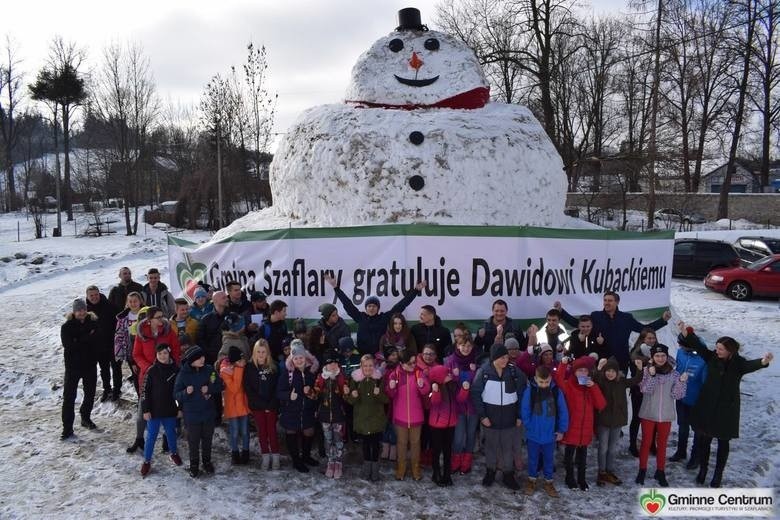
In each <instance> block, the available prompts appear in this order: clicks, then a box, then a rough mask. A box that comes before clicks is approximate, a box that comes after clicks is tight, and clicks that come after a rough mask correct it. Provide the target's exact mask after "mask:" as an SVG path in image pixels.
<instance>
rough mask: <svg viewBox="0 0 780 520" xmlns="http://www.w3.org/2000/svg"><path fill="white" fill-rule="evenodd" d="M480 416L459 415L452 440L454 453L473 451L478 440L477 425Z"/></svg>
mask: <svg viewBox="0 0 780 520" xmlns="http://www.w3.org/2000/svg"><path fill="white" fill-rule="evenodd" d="M478 426H479V417H477V416H476V415H459V416H458V423H457V424H456V425H455V437H454V438H453V440H452V452H453V453H473V452H474V444H476V442H477V427H478Z"/></svg>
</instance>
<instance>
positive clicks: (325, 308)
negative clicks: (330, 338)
mask: <svg viewBox="0 0 780 520" xmlns="http://www.w3.org/2000/svg"><path fill="white" fill-rule="evenodd" d="M317 310H318V311H320V314H322V317H323V319H326V320H327V319H328V318H330V315H331V314H333V311H335V310H336V306H335V305H333V304H332V303H323V304H322V305H320V306H319V308H318V309H317Z"/></svg>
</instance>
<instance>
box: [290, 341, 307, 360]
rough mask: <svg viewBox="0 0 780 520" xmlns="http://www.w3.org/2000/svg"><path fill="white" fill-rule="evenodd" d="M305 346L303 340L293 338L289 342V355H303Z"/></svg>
mask: <svg viewBox="0 0 780 520" xmlns="http://www.w3.org/2000/svg"><path fill="white" fill-rule="evenodd" d="M305 355H306V347H304V346H303V341H301V340H299V339H294V340H292V341H291V342H290V356H292V357H295V356H305Z"/></svg>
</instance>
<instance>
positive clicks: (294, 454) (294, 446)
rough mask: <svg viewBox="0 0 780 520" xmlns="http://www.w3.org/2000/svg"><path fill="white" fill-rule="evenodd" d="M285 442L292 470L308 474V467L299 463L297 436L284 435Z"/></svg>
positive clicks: (299, 454)
mask: <svg viewBox="0 0 780 520" xmlns="http://www.w3.org/2000/svg"><path fill="white" fill-rule="evenodd" d="M285 441H286V443H287V452H288V453H289V454H290V459H291V460H292V465H293V468H295V469H296V470H298V471H300V472H301V473H308V472H309V467H308V466H307V465H306V464H304V463H303V461H301V452H300V448H299V447H298V434H296V433H288V434H287V435H285Z"/></svg>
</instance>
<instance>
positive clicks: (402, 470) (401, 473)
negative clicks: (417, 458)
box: [395, 457, 406, 480]
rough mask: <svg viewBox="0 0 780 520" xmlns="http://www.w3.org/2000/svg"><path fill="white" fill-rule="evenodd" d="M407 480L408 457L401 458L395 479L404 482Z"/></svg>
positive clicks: (397, 464)
mask: <svg viewBox="0 0 780 520" xmlns="http://www.w3.org/2000/svg"><path fill="white" fill-rule="evenodd" d="M404 478H406V457H403V458H401V457H399V458H398V460H397V461H396V464H395V479H396V480H403V479H404Z"/></svg>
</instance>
